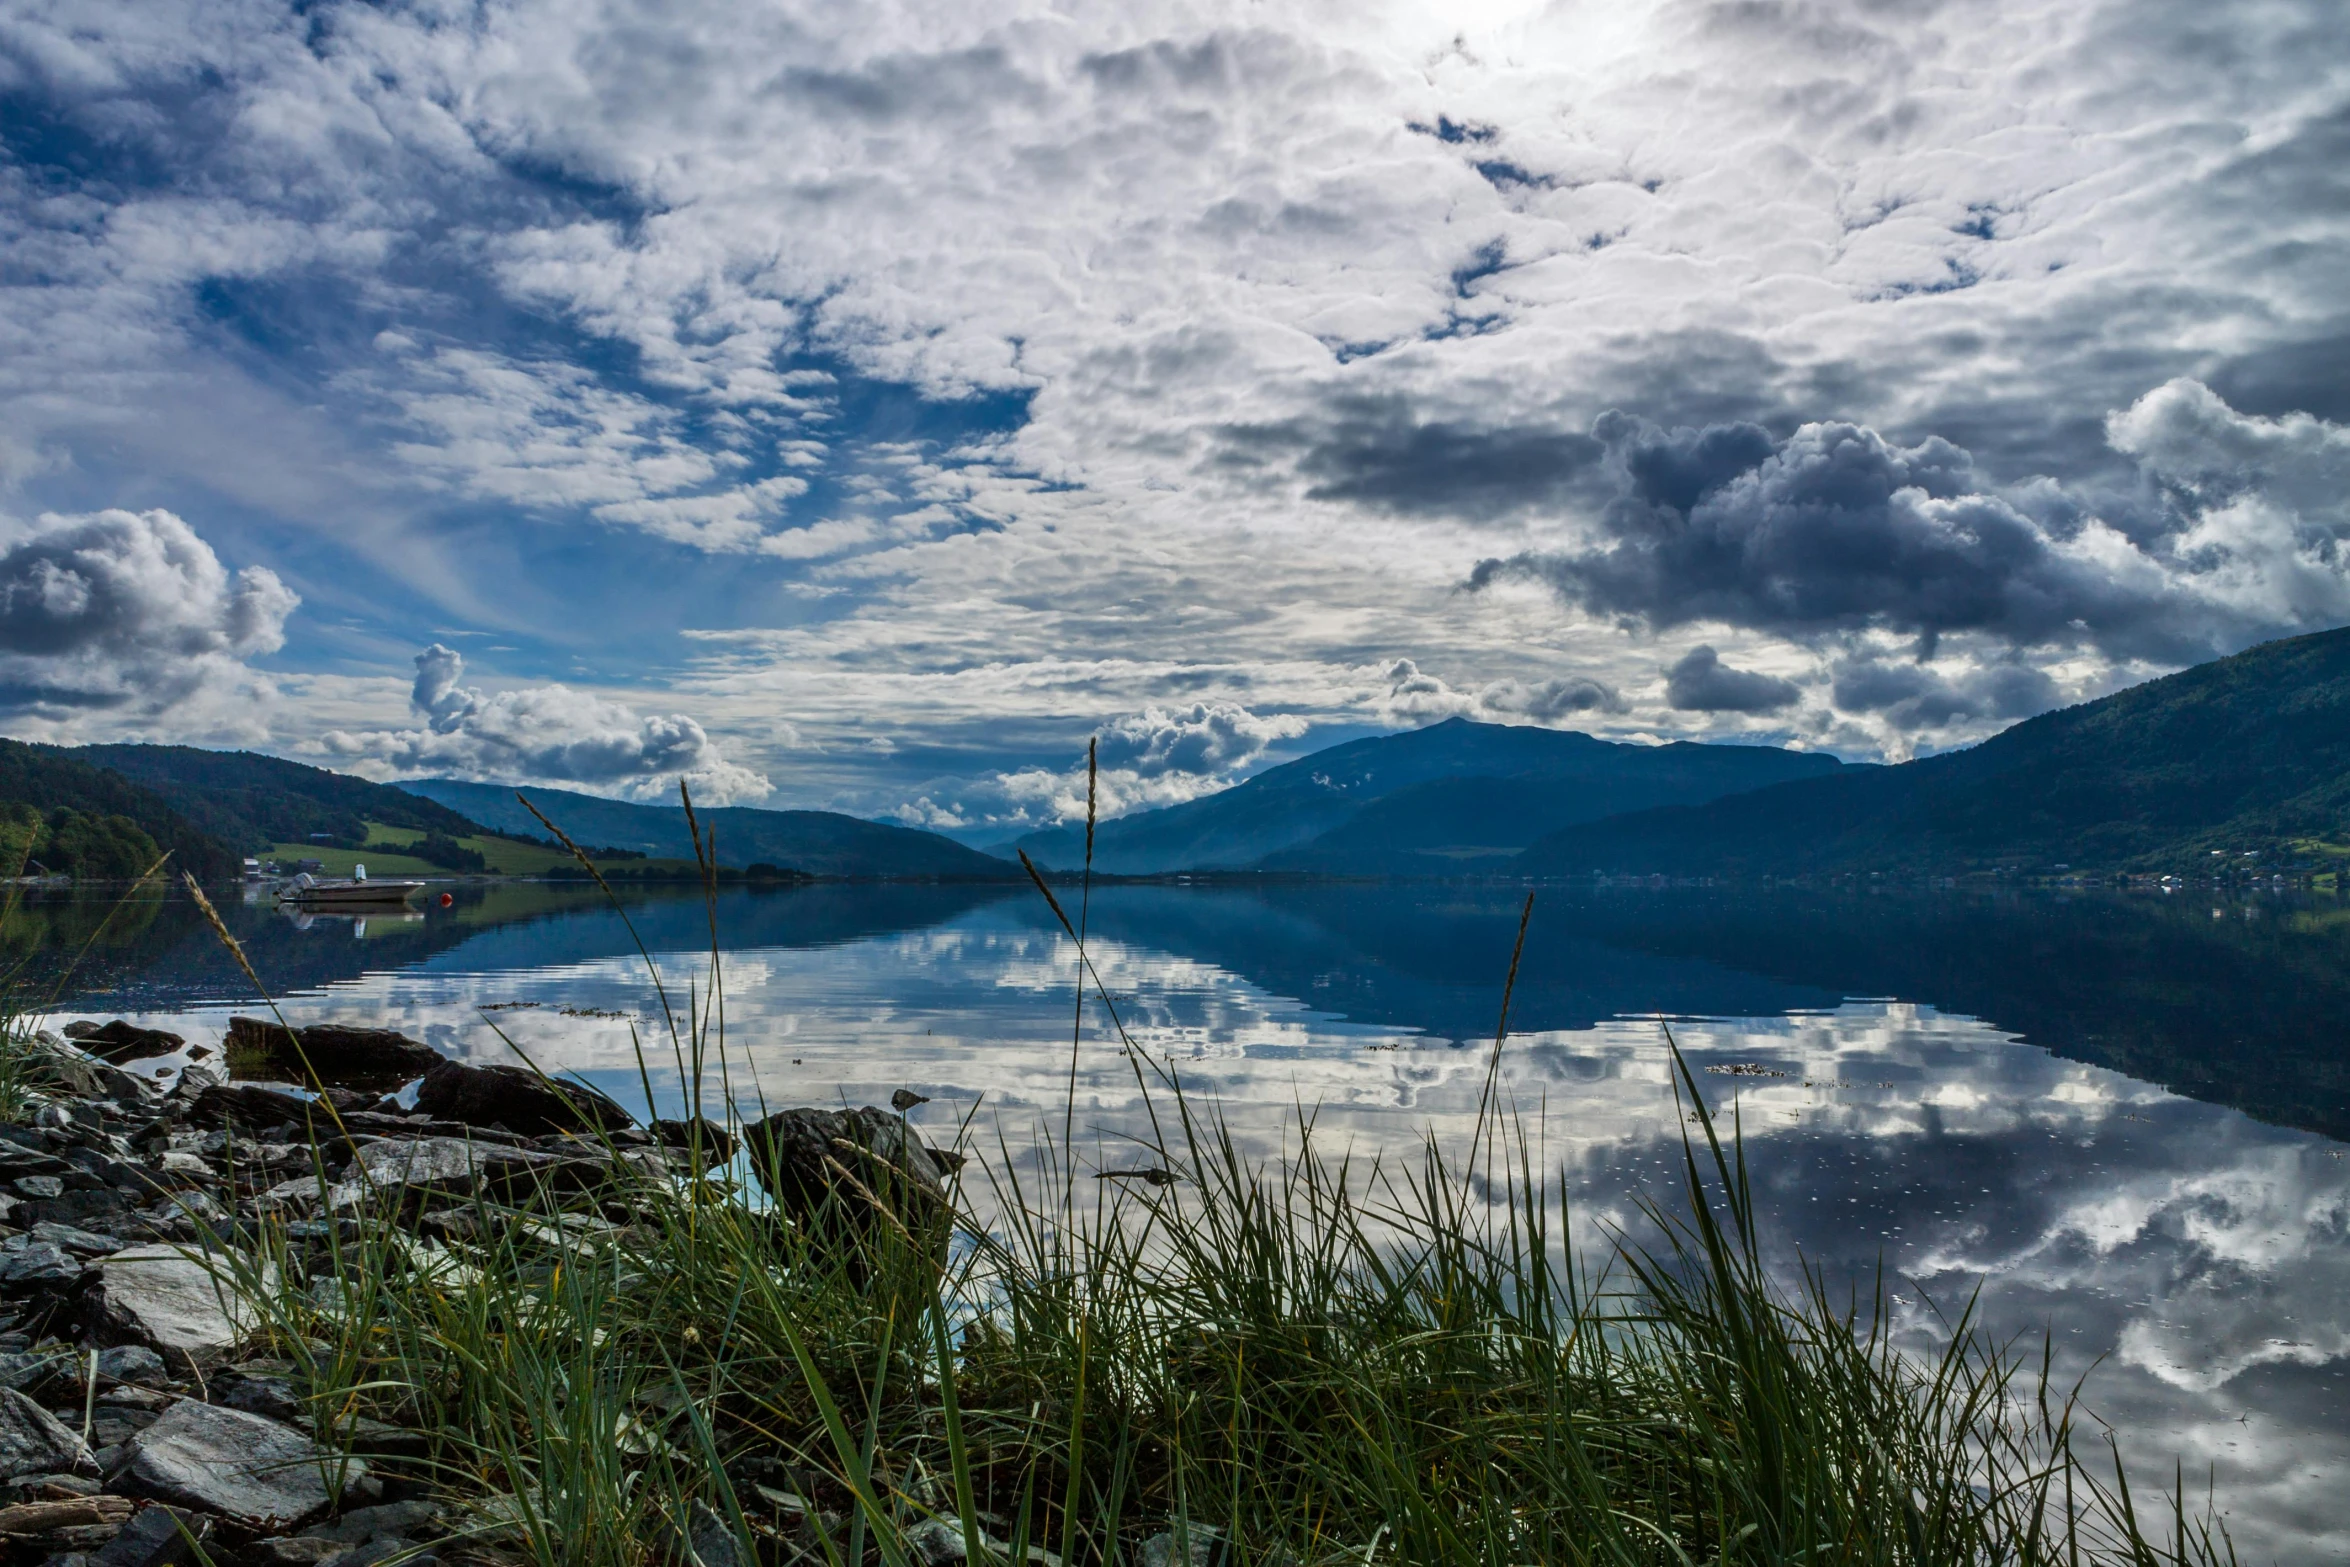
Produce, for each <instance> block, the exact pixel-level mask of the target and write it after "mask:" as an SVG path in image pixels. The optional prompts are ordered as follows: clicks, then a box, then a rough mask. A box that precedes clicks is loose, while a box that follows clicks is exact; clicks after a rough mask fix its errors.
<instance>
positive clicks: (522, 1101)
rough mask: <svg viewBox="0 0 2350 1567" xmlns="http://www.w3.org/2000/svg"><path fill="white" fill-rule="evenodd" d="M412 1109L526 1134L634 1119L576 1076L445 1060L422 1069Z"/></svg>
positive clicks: (612, 1125) (608, 1126)
mask: <svg viewBox="0 0 2350 1567" xmlns="http://www.w3.org/2000/svg"><path fill="white" fill-rule="evenodd" d="M416 1108H417V1109H419V1110H421V1111H423V1112H424V1113H425V1114H426V1115H429V1116H431V1117H433V1119H435V1120H439V1121H462V1122H464V1123H465V1124H466V1125H468V1126H502V1127H504V1128H505V1129H506V1130H507V1131H509V1132H520V1133H521V1134H522V1135H523V1136H525V1137H545V1136H548V1135H550V1134H552V1133H556V1132H584V1131H616V1130H618V1129H619V1128H621V1127H624V1126H634V1125H635V1124H636V1117H635V1116H633V1115H630V1114H629V1113H628V1112H627V1111H626V1110H623V1109H622V1108H621V1107H620V1106H619V1105H618V1104H617V1103H616V1102H614V1101H613V1100H611V1099H608V1098H606V1097H605V1096H604V1095H603V1094H600V1093H598V1092H597V1091H596V1090H595V1089H593V1088H590V1087H588V1086H587V1084H585V1083H582V1082H579V1081H577V1080H576V1079H568V1078H567V1079H557V1078H551V1077H541V1076H540V1075H539V1074H538V1073H536V1072H528V1071H525V1070H523V1069H522V1068H521V1067H518V1066H468V1065H466V1064H465V1063H464V1062H462V1061H443V1062H441V1063H440V1064H439V1065H438V1066H435V1067H434V1068H433V1069H432V1070H431V1071H429V1072H427V1073H425V1074H424V1081H423V1082H422V1083H421V1084H419V1085H418V1087H417V1090H416Z"/></svg>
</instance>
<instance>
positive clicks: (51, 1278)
mask: <svg viewBox="0 0 2350 1567" xmlns="http://www.w3.org/2000/svg"><path fill="white" fill-rule="evenodd" d="M81 1276H82V1265H81V1263H79V1262H78V1261H76V1260H75V1259H74V1258H71V1257H68V1256H67V1255H66V1254H65V1248H64V1247H62V1246H56V1245H52V1244H51V1243H49V1242H48V1241H27V1242H26V1243H25V1244H23V1245H22V1246H9V1247H6V1248H0V1284H70V1283H72V1282H73V1281H74V1280H75V1279H78V1278H80V1277H81Z"/></svg>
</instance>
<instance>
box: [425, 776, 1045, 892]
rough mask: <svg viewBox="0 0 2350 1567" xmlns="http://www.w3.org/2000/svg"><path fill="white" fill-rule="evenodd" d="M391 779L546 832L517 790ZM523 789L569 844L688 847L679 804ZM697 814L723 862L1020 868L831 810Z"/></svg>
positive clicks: (814, 871)
mask: <svg viewBox="0 0 2350 1567" xmlns="http://www.w3.org/2000/svg"><path fill="white" fill-rule="evenodd" d="M398 787H399V788H401V789H404V790H407V791H408V792H409V793H411V794H414V795H417V796H419V797H421V798H423V799H427V800H433V801H436V802H438V803H439V804H441V805H444V806H447V807H448V808H450V809H451V810H455V811H462V812H463V813H464V814H465V815H467V816H469V817H471V818H472V819H473V820H475V821H477V822H480V823H482V824H483V825H484V826H486V827H488V828H489V829H491V830H492V831H493V832H508V833H526V834H529V835H531V836H533V837H543V836H545V833H546V829H545V828H543V827H541V826H540V825H539V824H538V823H537V822H536V821H535V820H533V819H532V817H531V814H530V812H528V811H527V810H525V809H523V807H522V805H521V802H519V801H518V800H516V799H515V797H514V796H515V791H514V790H513V789H512V788H510V787H508V786H506V785H503V784H478V783H465V782H462V781H460V780H457V779H453V778H419V779H413V780H410V781H408V782H405V783H402V784H400V785H399V786H398ZM522 793H524V794H526V795H528V796H529V797H530V801H531V803H532V804H533V805H536V806H537V807H538V808H539V809H540V810H542V811H544V812H545V813H546V814H547V819H548V820H549V821H551V822H553V823H554V824H555V825H556V826H558V827H560V828H562V829H563V830H564V831H565V832H566V833H569V834H570V835H571V837H572V839H573V841H575V842H577V843H581V844H586V845H591V846H602V845H610V846H611V847H613V848H620V849H636V850H639V851H640V852H642V853H645V854H649V855H654V856H657V857H661V858H676V859H690V858H691V857H692V855H693V852H694V850H693V837H692V834H690V833H689V832H688V831H687V830H686V825H685V812H684V811H683V810H681V809H680V808H678V807H677V806H674V805H634V804H631V803H629V802H628V801H625V800H605V799H600V798H598V797H596V796H594V795H587V794H573V793H571V792H570V791H568V790H564V789H535V788H533V789H524V790H523V791H522ZM695 814H696V815H697V816H699V817H700V818H701V820H702V824H703V826H704V827H705V828H706V829H707V830H709V831H710V832H712V833H713V835H714V837H715V840H716V842H717V846H718V862H719V863H720V864H721V865H732V866H749V865H757V864H762V863H764V864H768V865H778V866H782V867H784V868H786V869H789V870H798V871H806V872H808V873H809V874H810V875H814V876H920V877H932V876H935V877H943V878H949V879H958V880H971V879H977V880H1000V879H1002V878H1004V877H1006V876H1007V875H1018V874H1019V872H1018V869H1017V868H1016V867H1008V866H1006V865H1005V863H1004V862H1003V861H1002V860H999V859H995V858H993V857H991V856H989V855H985V854H981V853H980V852H979V851H978V850H976V849H966V848H964V847H963V846H962V845H961V844H959V843H956V842H955V841H954V840H952V839H950V838H942V837H940V836H939V835H938V834H937V833H933V832H922V831H919V830H917V829H915V828H911V827H892V826H887V825H885V824H883V823H881V822H868V821H861V820H859V819H858V818H856V817H854V816H842V815H840V814H838V813H837V812H833V811H763V810H759V809H756V808H755V807H750V806H739V805H738V806H723V807H719V808H717V809H713V810H699V809H697V810H696V812H695Z"/></svg>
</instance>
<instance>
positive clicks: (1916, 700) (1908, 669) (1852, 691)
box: [1833, 658, 2058, 731]
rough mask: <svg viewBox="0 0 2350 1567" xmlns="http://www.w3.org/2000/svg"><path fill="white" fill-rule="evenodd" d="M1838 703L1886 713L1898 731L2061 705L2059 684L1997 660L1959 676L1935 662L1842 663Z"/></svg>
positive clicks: (1859, 660) (2037, 672)
mask: <svg viewBox="0 0 2350 1567" xmlns="http://www.w3.org/2000/svg"><path fill="white" fill-rule="evenodd" d="M1833 689H1834V693H1835V701H1836V707H1837V709H1838V710H1839V711H1841V712H1846V713H1877V714H1881V715H1882V716H1883V717H1884V718H1885V719H1886V720H1887V721H1888V722H1889V723H1891V724H1892V725H1893V726H1894V727H1895V728H1896V729H1900V730H1903V731H1908V730H1913V729H1939V728H1942V727H1943V726H1945V725H1947V724H1950V723H1953V722H1955V721H1957V720H1959V719H1964V718H2005V719H2014V718H2026V717H2029V716H2031V715H2032V714H2034V713H2044V712H2046V711H2048V709H2050V708H2052V707H2054V706H2056V705H2057V701H2058V694H2057V689H2056V683H2055V682H2054V681H2053V680H2051V679H2049V677H2048V676H2047V675H2046V674H2045V673H2043V672H2042V671H2040V670H2038V669H2035V668H2033V667H2032V666H2030V665H2029V664H1995V665H1993V666H1991V667H1990V668H1988V669H1980V670H1970V671H1966V672H1963V673H1962V674H1960V675H1959V676H1957V677H1956V678H1953V677H1950V676H1947V675H1944V674H1942V673H1941V672H1939V671H1937V670H1935V669H1934V668H1932V667H1931V666H1929V665H1925V664H1917V663H1888V662H1881V661H1878V660H1874V659H1867V658H1855V659H1847V660H1845V661H1843V662H1841V663H1839V664H1837V666H1836V669H1835V685H1834V688H1833Z"/></svg>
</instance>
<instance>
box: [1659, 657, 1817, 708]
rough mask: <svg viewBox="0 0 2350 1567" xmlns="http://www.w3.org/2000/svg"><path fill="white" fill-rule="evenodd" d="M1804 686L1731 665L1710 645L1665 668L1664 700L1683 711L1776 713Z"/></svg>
mask: <svg viewBox="0 0 2350 1567" xmlns="http://www.w3.org/2000/svg"><path fill="white" fill-rule="evenodd" d="M1802 696H1803V688H1802V687H1801V686H1799V685H1797V684H1796V683H1795V682H1794V681H1792V680H1782V679H1780V678H1779V677H1778V676H1777V675H1764V674H1757V673H1755V672H1754V671H1753V670H1748V669H1732V668H1731V667H1730V666H1729V665H1727V664H1725V663H1723V662H1722V660H1721V655H1720V654H1718V653H1716V652H1715V651H1714V650H1713V649H1712V648H1710V647H1693V648H1691V649H1690V650H1689V651H1688V653H1687V654H1685V655H1683V657H1682V658H1681V660H1680V662H1678V663H1676V664H1675V665H1673V667H1672V668H1670V669H1668V670H1666V671H1665V700H1666V701H1667V702H1668V703H1670V704H1671V705H1672V706H1674V707H1676V708H1678V709H1680V710H1681V711H1682V712H1684V713H1776V712H1778V711H1779V710H1780V709H1781V708H1787V707H1793V706H1794V705H1795V703H1796V702H1797V701H1798V700H1799V699H1800V698H1801V697H1802Z"/></svg>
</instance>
